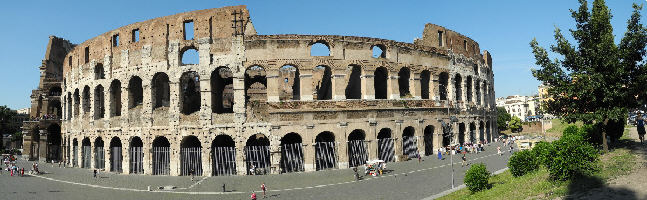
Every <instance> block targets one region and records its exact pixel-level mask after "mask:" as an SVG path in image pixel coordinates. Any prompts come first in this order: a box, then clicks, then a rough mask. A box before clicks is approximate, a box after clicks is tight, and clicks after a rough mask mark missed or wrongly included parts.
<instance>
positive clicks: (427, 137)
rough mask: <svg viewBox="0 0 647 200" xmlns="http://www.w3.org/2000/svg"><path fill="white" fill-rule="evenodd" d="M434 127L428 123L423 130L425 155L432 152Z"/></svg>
mask: <svg viewBox="0 0 647 200" xmlns="http://www.w3.org/2000/svg"><path fill="white" fill-rule="evenodd" d="M435 131H436V130H435V128H434V126H432V125H428V126H426V127H425V130H424V141H425V156H429V155H433V154H434V132H435Z"/></svg>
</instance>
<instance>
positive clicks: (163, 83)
mask: <svg viewBox="0 0 647 200" xmlns="http://www.w3.org/2000/svg"><path fill="white" fill-rule="evenodd" d="M169 83H170V81H169V78H168V75H166V73H164V72H157V73H155V75H153V79H152V80H151V103H152V105H153V110H155V109H156V108H160V107H167V108H168V107H169V105H170V101H171V88H170V86H169Z"/></svg>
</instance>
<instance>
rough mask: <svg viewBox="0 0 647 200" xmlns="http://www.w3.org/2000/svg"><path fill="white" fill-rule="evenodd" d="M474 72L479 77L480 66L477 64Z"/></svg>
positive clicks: (474, 66)
mask: <svg viewBox="0 0 647 200" xmlns="http://www.w3.org/2000/svg"><path fill="white" fill-rule="evenodd" d="M472 70H473V71H474V74H476V75H479V66H478V65H477V64H474V65H472Z"/></svg>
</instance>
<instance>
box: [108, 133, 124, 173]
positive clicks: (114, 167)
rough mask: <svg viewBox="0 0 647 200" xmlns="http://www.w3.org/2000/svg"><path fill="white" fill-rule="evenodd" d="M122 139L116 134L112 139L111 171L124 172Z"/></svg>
mask: <svg viewBox="0 0 647 200" xmlns="http://www.w3.org/2000/svg"><path fill="white" fill-rule="evenodd" d="M121 150H122V148H121V139H119V137H117V136H114V137H112V139H110V171H111V172H122V171H123V170H122V160H123V154H122V153H121Z"/></svg>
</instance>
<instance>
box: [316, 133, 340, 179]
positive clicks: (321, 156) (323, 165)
mask: <svg viewBox="0 0 647 200" xmlns="http://www.w3.org/2000/svg"><path fill="white" fill-rule="evenodd" d="M314 147H315V166H316V169H317V171H319V170H325V169H331V168H336V167H337V152H336V148H335V134H333V133H332V132H330V131H324V132H321V133H319V134H318V135H317V137H316V138H315V146H314Z"/></svg>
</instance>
